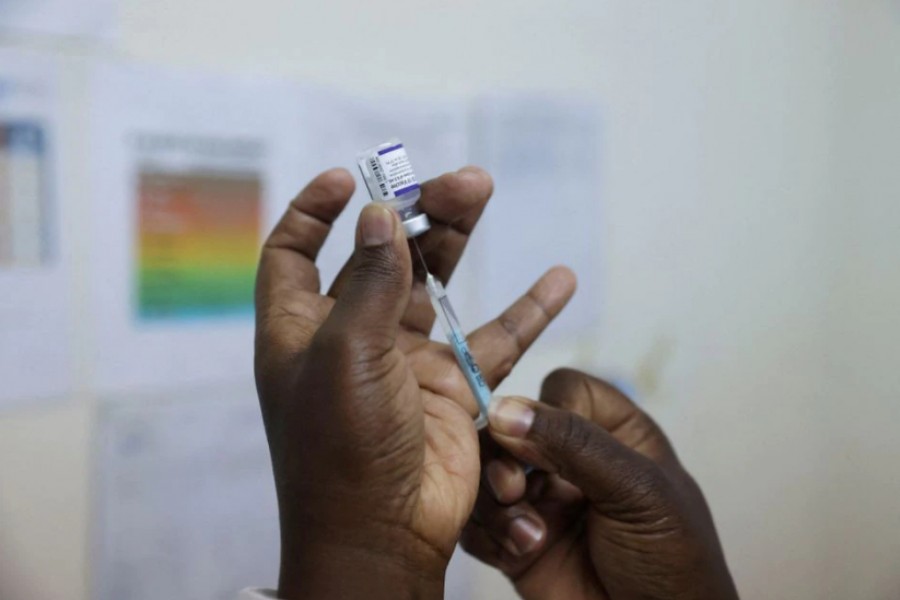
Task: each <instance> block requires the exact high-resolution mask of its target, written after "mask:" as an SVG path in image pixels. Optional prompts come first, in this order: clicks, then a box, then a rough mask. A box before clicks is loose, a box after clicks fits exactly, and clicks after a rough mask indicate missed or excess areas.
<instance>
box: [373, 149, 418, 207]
mask: <svg viewBox="0 0 900 600" xmlns="http://www.w3.org/2000/svg"><path fill="white" fill-rule="evenodd" d="M369 169H370V170H371V171H372V174H373V175H374V176H375V180H376V181H377V182H378V189H379V191H380V193H381V199H382V200H391V199H393V198H396V197H397V196H402V195H404V194H408V193H409V192H412V191H414V190H417V189H419V182H418V181H417V180H416V174H415V173H414V172H413V169H412V165H410V164H409V157H408V156H407V155H406V148H404V147H403V144H396V145H393V146H389V147H387V148H382V149H381V150H379V151H378V152H377V153H376V154H375V155H374V156H372V157H371V158H369Z"/></svg>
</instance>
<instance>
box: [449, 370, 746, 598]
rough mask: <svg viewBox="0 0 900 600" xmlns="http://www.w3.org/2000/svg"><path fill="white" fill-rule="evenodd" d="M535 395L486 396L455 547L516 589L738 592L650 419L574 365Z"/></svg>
mask: <svg viewBox="0 0 900 600" xmlns="http://www.w3.org/2000/svg"><path fill="white" fill-rule="evenodd" d="M541 400H542V402H540V403H537V402H533V401H531V400H527V399H524V398H502V399H499V400H498V401H496V402H495V404H494V405H492V407H491V415H490V436H491V437H492V438H493V441H491V440H490V439H489V438H487V436H484V438H483V441H485V442H487V443H484V444H483V446H484V449H483V451H482V452H483V455H484V456H483V460H484V461H485V462H483V465H484V470H483V472H484V477H483V478H482V486H481V489H480V491H479V497H478V500H477V502H476V506H475V511H474V513H473V515H472V519H471V520H470V522H469V524H468V525H467V526H466V529H465V531H464V532H463V537H462V540H461V541H462V545H463V547H464V548H465V549H466V550H467V551H468V552H469V553H471V554H473V555H475V556H476V557H478V558H479V559H481V560H482V561H484V562H486V563H488V564H490V565H493V566H495V567H497V568H499V569H500V570H502V571H503V572H504V573H505V574H506V575H507V576H508V577H509V578H510V579H511V580H512V582H513V584H514V585H515V587H516V590H517V591H518V593H519V594H520V595H521V596H522V598H525V599H526V600H531V599H534V600H547V599H556V598H560V599H561V598H565V599H569V600H588V599H596V600H618V599H626V598H627V599H630V598H656V599H679V600H681V599H701V598H702V599H716V600H719V599H732V598H737V591H736V589H735V587H734V583H733V581H732V579H731V575H730V574H729V572H728V567H727V565H726V563H725V558H724V555H723V552H722V548H721V545H720V544H719V540H718V536H717V535H716V530H715V526H714V525H713V520H712V516H711V514H710V512H709V509H708V507H707V505H706V501H705V500H704V498H703V494H702V492H701V491H700V488H699V487H698V486H697V484H696V483H695V482H694V480H693V479H692V478H691V476H690V475H689V474H688V473H687V471H685V470H684V468H683V467H682V466H681V464H680V463H679V461H678V458H677V457H676V456H675V452H674V450H673V449H672V446H671V445H670V444H669V441H668V440H667V439H666V437H665V434H663V432H662V430H660V429H659V427H658V426H657V425H656V423H654V422H653V420H652V419H650V417H648V416H647V415H646V414H645V413H644V412H642V411H641V410H640V409H639V408H637V406H635V405H634V404H633V403H632V402H631V401H630V400H629V399H628V398H626V397H625V396H624V395H623V394H622V393H621V392H619V391H618V390H617V389H615V388H614V387H613V386H611V385H609V384H607V383H605V382H603V381H600V380H598V379H594V378H592V377H590V376H588V375H585V374H583V373H579V372H577V371H573V370H567V369H563V370H559V371H556V372H554V373H552V374H551V375H550V376H549V377H547V379H545V380H544V384H543V386H542V388H541ZM494 442H495V443H494ZM504 450H505V451H506V452H504ZM507 452H508V453H509V454H507ZM510 455H512V456H510ZM513 457H514V458H513ZM515 459H518V460H515ZM518 461H523V462H524V463H525V464H529V465H534V466H535V467H536V468H537V469H539V471H535V472H534V473H532V474H530V475H528V476H527V477H526V474H525V472H524V470H523V468H522V466H521V464H522V463H520V462H518Z"/></svg>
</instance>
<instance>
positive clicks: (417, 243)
mask: <svg viewBox="0 0 900 600" xmlns="http://www.w3.org/2000/svg"><path fill="white" fill-rule="evenodd" d="M412 243H413V246H415V247H416V254H418V255H419V260H421V261H422V268H423V269H425V273H426V274H427V273H428V265H427V264H426V263H425V255H424V254H422V249H421V248H419V242H418V241H416V238H412Z"/></svg>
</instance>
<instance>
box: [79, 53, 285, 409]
mask: <svg viewBox="0 0 900 600" xmlns="http://www.w3.org/2000/svg"><path fill="white" fill-rule="evenodd" d="M92 89H93V92H92V98H93V101H92V108H93V111H92V119H91V128H92V131H91V135H92V137H91V141H92V143H91V159H92V161H93V164H92V173H91V174H92V181H93V186H92V197H93V206H92V212H91V214H92V221H93V230H92V236H91V237H92V251H93V252H92V264H91V267H92V270H93V277H92V298H93V302H92V305H93V308H94V314H93V317H94V329H95V331H96V344H95V346H96V361H95V363H96V366H95V375H96V379H97V385H98V387H99V389H100V390H101V391H104V392H110V391H118V390H125V389H135V388H146V387H160V386H175V385H182V384H190V383H203V382H215V381H223V380H230V381H235V380H249V378H250V377H251V376H252V353H253V342H252V339H253V319H252V313H253V284H254V277H255V271H256V263H257V260H258V255H259V248H260V246H261V244H262V241H263V239H264V235H265V233H266V232H265V228H266V226H265V223H264V221H265V215H266V214H267V212H268V211H269V210H270V209H269V208H267V205H268V204H270V203H274V202H275V201H276V199H282V198H289V197H290V196H291V195H292V194H293V192H294V191H295V190H296V188H297V187H298V185H299V184H298V181H299V177H298V174H297V172H296V171H297V169H296V165H297V164H298V162H299V153H298V148H299V143H298V140H299V137H300V136H299V133H298V130H297V128H296V123H297V119H296V110H295V109H294V107H293V102H292V96H293V97H296V93H295V92H294V88H293V86H291V85H289V84H282V83H278V82H270V81H260V80H251V79H240V78H227V79H226V78H218V77H213V76H206V75H198V74H191V73H180V72H163V71H158V70H153V69H147V68H139V67H120V66H104V67H101V68H98V69H97V71H96V73H94V78H93V87H92ZM279 203H280V202H279Z"/></svg>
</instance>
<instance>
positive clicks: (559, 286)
mask: <svg viewBox="0 0 900 600" xmlns="http://www.w3.org/2000/svg"><path fill="white" fill-rule="evenodd" d="M491 187H492V184H491V180H490V177H489V176H488V175H487V174H486V173H484V172H483V171H481V170H479V169H475V168H466V169H463V170H461V171H459V172H457V173H452V174H447V175H444V176H442V177H439V178H438V179H435V180H433V181H430V182H428V183H426V184H424V185H423V186H422V198H421V200H420V206H421V208H422V209H423V210H424V211H425V212H427V213H428V214H429V217H430V218H431V220H432V229H431V231H429V232H428V233H426V234H424V235H423V236H421V237H420V238H418V239H419V241H420V243H421V245H422V249H423V253H424V255H425V259H426V261H427V262H428V266H429V269H430V270H431V271H432V272H433V273H434V274H435V275H436V276H437V277H439V278H440V279H442V280H445V281H446V280H447V279H448V278H449V277H450V274H451V273H452V271H453V269H454V267H455V265H456V263H457V261H458V260H459V257H460V255H461V253H462V251H463V248H464V247H465V245H466V241H467V240H468V237H469V234H470V233H471V231H472V228H473V227H474V226H475V223H476V222H477V220H478V217H479V215H480V214H481V212H482V210H483V209H484V206H485V204H486V202H487V200H488V198H489V197H490V194H491ZM353 189H354V182H353V178H352V177H351V176H350V174H349V173H348V172H346V171H344V170H339V169H338V170H333V171H328V172H326V173H323V174H322V175H320V176H319V177H317V178H316V179H315V180H313V181H312V182H311V183H310V184H309V186H308V187H307V188H306V189H305V190H303V191H302V192H301V193H300V195H299V196H298V197H297V198H296V199H295V200H294V201H293V202H292V203H291V206H290V208H289V209H288V211H287V213H286V214H285V215H284V217H283V218H282V219H281V221H280V222H279V224H278V225H277V226H276V228H275V230H274V231H273V232H272V234H271V236H270V237H269V239H268V241H267V242H266V244H265V246H264V248H263V252H262V258H261V263H260V269H259V275H258V280H257V292H256V307H257V334H256V381H257V389H258V393H259V398H260V404H261V406H262V412H263V417H264V421H265V426H266V434H267V437H268V440H269V447H270V451H271V455H272V463H273V469H274V472H275V484H276V489H277V493H278V503H279V511H280V517H281V532H282V536H281V537H282V541H281V543H282V557H281V575H280V582H279V596H280V597H282V598H285V599H291V600H293V599H295V598H314V597H327V598H350V597H363V596H365V597H367V598H380V597H386V598H387V597H390V598H392V599H393V598H412V597H439V596H440V595H441V594H442V589H443V577H444V570H445V568H446V565H447V562H448V560H449V558H450V556H451V554H452V552H453V548H454V546H455V544H456V540H457V538H458V536H459V533H460V530H461V529H462V526H463V524H464V523H465V520H466V518H467V517H468V514H469V512H470V511H471V508H472V505H473V503H474V501H475V495H476V491H477V488H478V477H479V470H480V469H479V461H478V440H477V437H476V433H475V428H474V425H473V421H472V419H473V416H475V415H476V414H477V408H476V404H475V400H474V398H473V397H472V395H471V393H470V392H469V389H468V387H467V385H466V382H465V379H464V377H463V375H462V373H461V372H460V370H459V368H458V367H457V365H456V361H455V359H454V358H453V354H452V351H451V350H450V349H449V347H448V346H446V345H444V344H439V343H436V342H432V341H429V337H428V336H429V333H430V331H431V328H432V325H433V321H434V313H433V311H432V309H431V306H430V303H429V300H428V297H427V294H426V292H425V289H424V285H423V283H422V281H421V277H418V278H416V281H415V282H414V281H413V269H412V265H411V260H410V253H409V247H408V245H407V240H406V238H405V236H404V234H403V230H402V227H401V226H400V223H399V221H398V219H397V217H396V215H395V213H394V212H393V211H391V210H389V209H387V208H385V207H384V206H383V205H376V204H369V205H368V206H366V208H365V209H364V210H363V212H362V215H361V216H360V220H359V226H358V229H357V234H356V250H355V252H354V255H353V257H352V258H351V260H350V261H349V262H348V264H347V266H346V267H345V268H344V269H343V270H342V271H341V274H340V275H339V276H338V278H337V280H336V281H335V283H334V285H333V286H332V287H331V290H330V291H329V293H328V295H321V294H320V293H319V285H320V284H319V274H318V271H317V269H316V267H315V264H314V261H315V258H316V254H317V253H318V251H319V249H320V248H321V246H322V244H323V243H324V241H325V238H326V236H327V235H328V232H329V229H330V225H331V223H332V222H333V221H334V219H335V218H337V216H338V215H339V214H340V213H341V211H342V210H343V208H344V206H345V205H346V203H347V202H348V200H349V199H350V196H351V195H352V193H353ZM573 291H574V279H573V277H572V275H571V274H570V272H569V271H567V270H565V269H555V270H551V271H550V272H549V273H548V274H547V275H545V276H544V277H543V278H541V279H540V280H539V281H538V282H537V283H536V284H535V286H534V287H533V288H532V289H531V290H530V291H529V292H528V293H527V294H526V295H525V296H524V297H523V298H522V299H520V300H519V301H517V302H516V303H514V304H513V305H512V306H511V307H510V308H509V309H508V310H507V311H506V312H505V313H504V315H502V316H501V317H500V318H499V319H497V320H496V321H493V322H491V323H488V324H486V325H484V326H483V327H481V328H480V329H478V330H477V331H475V332H474V333H473V334H472V335H471V336H470V347H471V350H472V352H473V354H474V355H475V356H476V358H477V360H479V361H480V365H481V367H482V370H483V373H484V376H485V378H486V380H487V381H488V383H489V385H491V386H496V385H497V384H498V383H499V382H500V381H501V380H502V379H503V378H504V377H505V375H506V374H507V373H508V372H509V370H510V369H511V368H512V366H513V365H514V364H515V363H516V361H517V360H518V359H519V357H520V356H521V355H522V353H523V352H524V351H525V350H526V349H527V348H528V346H529V345H530V344H531V343H532V342H533V341H534V339H535V338H536V337H537V336H538V334H540V332H541V331H542V330H543V329H544V328H545V327H546V326H547V324H548V323H549V321H550V319H551V318H552V317H553V316H555V315H556V314H557V313H558V312H559V311H560V310H561V309H562V307H563V306H564V305H565V303H566V302H567V301H568V299H569V298H570V297H571V295H572V293H573Z"/></svg>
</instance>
